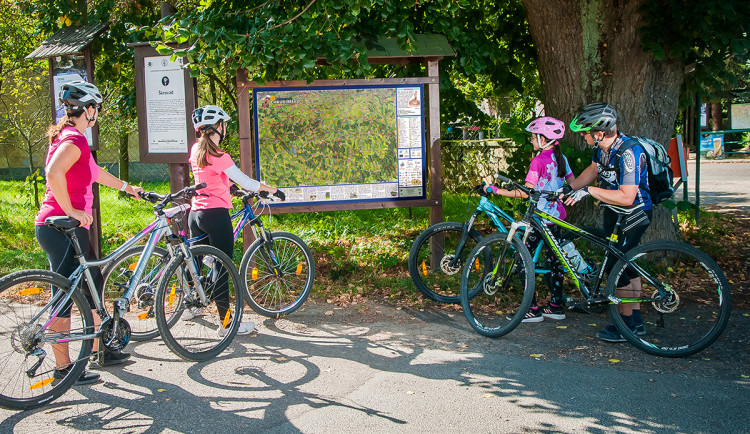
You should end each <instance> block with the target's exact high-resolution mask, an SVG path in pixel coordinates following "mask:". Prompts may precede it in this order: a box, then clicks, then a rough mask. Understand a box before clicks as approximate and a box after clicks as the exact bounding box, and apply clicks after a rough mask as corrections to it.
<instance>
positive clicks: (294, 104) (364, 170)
mask: <svg viewBox="0 0 750 434" xmlns="http://www.w3.org/2000/svg"><path fill="white" fill-rule="evenodd" d="M421 100H422V87H421V86H414V85H410V86H408V87H404V86H401V87H399V86H357V87H326V88H278V89H277V88H259V89H255V91H254V92H253V104H254V111H255V122H256V123H255V132H256V152H257V159H256V162H257V163H256V164H257V167H256V169H257V173H259V174H260V178H261V179H260V181H261V182H263V183H265V184H268V185H273V186H278V187H281V188H282V190H283V191H284V193H285V194H286V197H287V202H288V203H296V204H299V203H300V202H305V203H320V202H336V201H349V202H350V201H362V200H397V199H400V198H412V199H413V198H419V197H424V185H423V184H424V158H423V152H422V150H423V149H424V131H423V130H424V128H423V116H422V114H423V110H422V104H421Z"/></svg>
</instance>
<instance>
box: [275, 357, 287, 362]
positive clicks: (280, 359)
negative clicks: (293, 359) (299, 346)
mask: <svg viewBox="0 0 750 434" xmlns="http://www.w3.org/2000/svg"><path fill="white" fill-rule="evenodd" d="M287 360H288V359H287V358H286V357H284V356H281V357H277V358H276V361H277V362H286V361H287Z"/></svg>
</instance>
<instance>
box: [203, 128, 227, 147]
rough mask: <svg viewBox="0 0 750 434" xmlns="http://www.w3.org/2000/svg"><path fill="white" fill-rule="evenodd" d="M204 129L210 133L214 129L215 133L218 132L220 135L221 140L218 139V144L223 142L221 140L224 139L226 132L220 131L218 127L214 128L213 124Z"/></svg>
mask: <svg viewBox="0 0 750 434" xmlns="http://www.w3.org/2000/svg"><path fill="white" fill-rule="evenodd" d="M204 131H205V132H206V133H207V134H210V133H209V131H213V132H214V133H216V134H218V135H219V141H218V143H216V146H219V145H220V144H221V142H223V141H224V134H223V133H221V132H219V130H217V129H216V128H214V126H213V125H210V126H208V127H206V129H205V130H204Z"/></svg>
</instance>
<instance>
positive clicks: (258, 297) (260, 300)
mask: <svg viewBox="0 0 750 434" xmlns="http://www.w3.org/2000/svg"><path fill="white" fill-rule="evenodd" d="M271 237H272V238H273V243H272V244H270V245H268V244H264V243H263V240H257V241H255V242H254V243H253V244H252V245H251V246H250V247H249V248H248V249H247V251H246V252H245V254H244V255H243V256H242V263H241V264H240V279H241V282H242V284H243V285H244V287H245V290H246V292H245V297H246V299H247V300H246V301H247V304H248V305H249V306H250V307H251V308H252V309H253V310H254V311H255V312H257V313H259V314H261V315H264V316H267V317H269V318H278V317H280V316H281V315H286V314H290V313H292V312H294V311H295V310H297V309H299V308H300V306H302V303H304V302H305V300H307V297H308V296H309V295H310V291H311V290H312V286H313V281H314V280H315V259H314V258H313V256H312V252H310V249H309V248H308V247H307V245H306V244H305V242H304V241H302V240H301V239H300V238H299V237H298V236H296V235H294V234H290V233H289V232H273V233H272V234H271ZM274 263H275V264H276V266H277V267H278V274H277V273H276V271H275V270H276V269H275V268H274Z"/></svg>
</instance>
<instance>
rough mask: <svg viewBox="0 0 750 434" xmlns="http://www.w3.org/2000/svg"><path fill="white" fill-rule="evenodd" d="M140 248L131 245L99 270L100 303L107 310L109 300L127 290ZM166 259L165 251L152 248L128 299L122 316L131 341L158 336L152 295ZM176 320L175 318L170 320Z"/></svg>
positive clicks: (159, 248)
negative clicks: (102, 285) (128, 326)
mask: <svg viewBox="0 0 750 434" xmlns="http://www.w3.org/2000/svg"><path fill="white" fill-rule="evenodd" d="M143 249H144V246H133V247H131V248H129V249H127V250H126V251H125V252H123V253H122V254H121V255H120V256H118V257H117V258H116V259H115V260H114V261H113V262H112V263H110V264H109V265H107V267H106V268H105V269H104V271H103V272H102V274H103V276H104V291H102V303H103V304H104V306H105V308H106V310H107V312H112V311H113V305H112V303H113V301H114V300H115V299H116V298H118V297H121V296H122V295H123V294H124V293H125V291H126V290H127V289H128V284H129V282H130V276H131V275H132V271H133V267H134V266H135V264H137V263H138V260H139V259H140V257H141V254H142V253H143ZM168 262H169V252H168V251H167V250H166V249H163V248H161V247H156V248H154V252H153V253H152V255H151V258H149V262H148V266H147V268H146V270H145V271H144V273H143V276H142V277H141V284H140V285H139V287H138V289H137V290H136V293H135V294H133V298H132V299H131V300H130V310H129V311H128V312H124V313H123V318H125V320H126V321H127V322H128V324H129V325H130V328H131V335H130V338H131V339H132V340H134V341H147V340H151V339H153V338H155V337H157V336H158V335H159V329H158V327H157V326H156V315H155V308H154V296H155V294H156V287H157V285H158V284H159V277H160V276H161V274H162V273H163V272H164V269H165V268H166V265H167V263H168ZM176 320H177V318H176V317H175V318H174V319H173V320H172V321H176Z"/></svg>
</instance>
